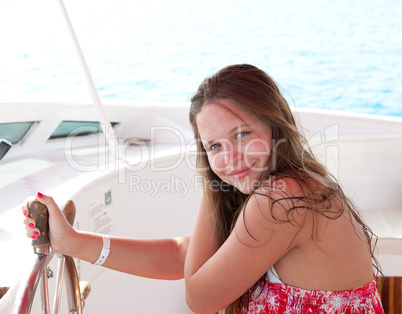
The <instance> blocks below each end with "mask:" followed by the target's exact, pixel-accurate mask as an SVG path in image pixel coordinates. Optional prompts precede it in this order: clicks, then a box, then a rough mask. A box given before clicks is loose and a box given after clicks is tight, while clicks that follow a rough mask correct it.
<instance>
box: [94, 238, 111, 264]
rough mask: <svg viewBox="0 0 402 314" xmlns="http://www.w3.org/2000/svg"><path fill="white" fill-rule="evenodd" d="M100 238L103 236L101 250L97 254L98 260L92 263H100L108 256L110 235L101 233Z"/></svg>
mask: <svg viewBox="0 0 402 314" xmlns="http://www.w3.org/2000/svg"><path fill="white" fill-rule="evenodd" d="M102 238H103V247H102V251H101V253H100V255H99V258H98V260H97V261H96V262H95V263H94V265H99V266H100V265H102V264H103V263H104V262H105V261H106V259H107V257H108V256H109V253H110V237H109V236H108V235H106V234H102Z"/></svg>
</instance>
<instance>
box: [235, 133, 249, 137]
mask: <svg viewBox="0 0 402 314" xmlns="http://www.w3.org/2000/svg"><path fill="white" fill-rule="evenodd" d="M247 134H248V132H240V133H237V135H236V137H243V136H245V135H247Z"/></svg>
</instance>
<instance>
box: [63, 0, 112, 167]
mask: <svg viewBox="0 0 402 314" xmlns="http://www.w3.org/2000/svg"><path fill="white" fill-rule="evenodd" d="M59 4H60V8H61V11H62V13H63V16H64V19H65V21H66V24H67V27H68V30H69V32H70V35H71V38H72V40H73V43H74V46H75V50H76V52H77V55H78V59H79V61H80V64H81V69H82V71H83V72H84V76H85V80H86V81H87V84H88V88H89V91H90V93H91V97H92V101H93V104H94V107H95V110H96V113H97V115H98V119H99V122H100V124H101V127H102V131H103V134H104V135H105V138H106V143H107V145H109V144H112V143H114V144H115V145H116V146H115V148H116V149H112V150H113V157H114V160H116V157H117V156H116V153H117V151H118V147H119V143H118V141H117V138H116V135H115V133H114V130H113V128H112V126H111V124H110V121H109V119H108V118H107V116H106V112H105V109H104V108H103V106H102V104H101V101H100V98H99V94H98V91H97V90H96V87H95V84H94V81H93V79H92V76H91V73H90V72H89V68H88V65H87V63H86V61H85V58H84V54H83V53H82V49H81V47H80V44H79V42H78V39H77V36H76V34H75V31H74V28H73V25H72V23H71V20H70V17H69V16H68V13H67V10H66V7H65V5H64V2H63V0H59Z"/></svg>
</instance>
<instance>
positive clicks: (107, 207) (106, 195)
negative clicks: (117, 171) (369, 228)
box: [88, 184, 114, 234]
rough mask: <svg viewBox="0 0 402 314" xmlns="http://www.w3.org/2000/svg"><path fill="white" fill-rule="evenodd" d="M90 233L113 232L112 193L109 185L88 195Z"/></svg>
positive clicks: (98, 188)
mask: <svg viewBox="0 0 402 314" xmlns="http://www.w3.org/2000/svg"><path fill="white" fill-rule="evenodd" d="M88 201H89V204H88V209H89V210H88V214H89V228H90V231H92V232H96V233H102V234H111V233H112V232H113V207H114V206H113V192H112V187H111V185H106V184H105V185H103V186H100V187H97V188H96V189H93V190H92V191H90V192H89V195H88Z"/></svg>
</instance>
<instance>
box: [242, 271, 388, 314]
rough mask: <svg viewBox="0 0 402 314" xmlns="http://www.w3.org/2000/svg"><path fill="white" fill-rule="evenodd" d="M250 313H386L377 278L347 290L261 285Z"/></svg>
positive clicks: (251, 305)
mask: <svg viewBox="0 0 402 314" xmlns="http://www.w3.org/2000/svg"><path fill="white" fill-rule="evenodd" d="M248 313H286V314H304V313H317V314H318V313H319V314H324V313H331V314H338V313H339V314H340V313H342V314H344V313H346V314H352V313H364V314H384V310H383V308H382V305H381V300H380V296H379V294H378V290H377V287H376V280H375V278H374V279H373V281H371V282H370V283H368V284H366V285H364V286H362V287H360V288H356V289H352V290H345V291H314V290H304V289H300V288H295V287H291V286H287V285H284V284H280V283H268V284H266V285H265V286H264V285H263V284H261V285H260V286H259V287H258V288H257V289H256V290H255V291H254V292H253V294H252V296H251V300H250V302H249V306H248V310H244V311H243V314H248Z"/></svg>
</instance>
